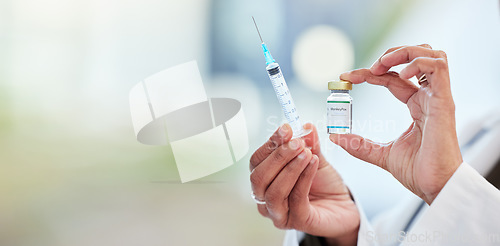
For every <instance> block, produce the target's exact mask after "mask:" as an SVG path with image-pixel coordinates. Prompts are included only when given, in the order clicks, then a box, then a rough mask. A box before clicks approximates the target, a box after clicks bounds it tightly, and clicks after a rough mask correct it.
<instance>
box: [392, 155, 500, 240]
mask: <svg viewBox="0 0 500 246" xmlns="http://www.w3.org/2000/svg"><path fill="white" fill-rule="evenodd" d="M499 221H500V191H499V190H497V189H496V188H495V187H494V186H493V185H491V184H490V183H489V182H488V181H486V180H485V179H484V178H483V177H482V176H481V175H480V174H479V173H478V172H477V171H476V170H474V169H473V168H472V167H471V166H469V165H468V164H467V163H462V164H461V165H460V167H459V168H458V169H457V170H456V171H455V173H454V174H453V176H452V177H451V178H450V180H448V182H447V183H446V185H445V186H444V187H443V189H442V190H441V192H440V193H439V194H438V196H437V197H436V199H434V201H433V202H432V204H431V206H430V207H429V208H428V210H427V211H426V213H425V214H423V215H422V217H421V218H420V220H418V221H417V222H416V224H415V225H414V227H413V228H412V229H411V230H410V232H408V234H407V235H406V238H405V240H404V241H403V242H402V244H403V245H498V244H500V223H499Z"/></svg>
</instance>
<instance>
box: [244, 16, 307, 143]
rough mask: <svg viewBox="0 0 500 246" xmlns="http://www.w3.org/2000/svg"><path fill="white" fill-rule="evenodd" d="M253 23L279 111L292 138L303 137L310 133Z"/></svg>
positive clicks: (276, 64) (277, 66)
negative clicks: (282, 114)
mask: <svg viewBox="0 0 500 246" xmlns="http://www.w3.org/2000/svg"><path fill="white" fill-rule="evenodd" d="M252 19H253V23H254V24H255V28H256V29H257V33H258V34H259V38H260V41H261V42H262V50H263V51H264V57H265V58H266V70H267V73H268V75H269V78H270V79H271V83H272V84H273V87H274V92H276V96H277V97H278V100H279V102H280V104H281V109H282V110H283V113H284V114H285V118H286V120H287V121H288V124H290V126H291V127H292V131H293V138H298V137H303V136H305V135H307V134H309V133H310V132H311V130H310V129H304V127H303V126H302V123H301V121H300V117H299V114H298V113H297V108H295V103H293V99H292V95H291V94H290V91H289V90H288V86H287V84H286V82H285V78H284V77H283V74H282V73H281V68H280V66H279V64H278V63H277V62H276V61H275V60H274V59H273V56H271V52H269V49H267V46H266V44H265V43H264V41H263V40H262V37H261V36H260V32H259V28H258V27H257V23H256V22H255V19H254V18H253V16H252Z"/></svg>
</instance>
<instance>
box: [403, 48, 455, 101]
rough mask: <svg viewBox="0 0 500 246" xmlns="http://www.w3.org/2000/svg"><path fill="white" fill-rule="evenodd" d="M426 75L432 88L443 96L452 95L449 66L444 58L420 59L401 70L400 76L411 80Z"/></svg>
mask: <svg viewBox="0 0 500 246" xmlns="http://www.w3.org/2000/svg"><path fill="white" fill-rule="evenodd" d="M421 73H424V74H426V77H427V82H428V83H429V84H430V86H431V88H432V89H433V90H434V91H435V92H437V93H438V94H439V93H442V94H446V95H448V94H451V88H450V80H449V74H448V64H447V62H446V60H445V59H443V58H428V57H419V58H417V59H415V60H413V61H412V62H411V63H410V64H408V66H407V67H405V68H404V69H403V70H401V74H400V75H399V76H400V77H401V78H403V79H407V78H411V77H413V76H416V75H418V74H421Z"/></svg>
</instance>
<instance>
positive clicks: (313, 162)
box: [309, 156, 318, 165]
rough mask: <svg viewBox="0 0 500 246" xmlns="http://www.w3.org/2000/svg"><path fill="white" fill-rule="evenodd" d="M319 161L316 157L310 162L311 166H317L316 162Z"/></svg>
mask: <svg viewBox="0 0 500 246" xmlns="http://www.w3.org/2000/svg"><path fill="white" fill-rule="evenodd" d="M317 161H318V158H316V157H314V156H313V158H312V159H311V161H310V162H309V164H311V165H312V164H315V163H316V162H317Z"/></svg>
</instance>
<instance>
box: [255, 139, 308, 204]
mask: <svg viewBox="0 0 500 246" xmlns="http://www.w3.org/2000/svg"><path fill="white" fill-rule="evenodd" d="M304 145H305V144H304V141H303V140H302V139H298V138H296V139H292V140H291V141H290V142H288V143H286V144H283V145H281V146H280V147H278V148H277V149H276V150H275V151H273V152H272V153H271V154H270V155H269V156H268V157H267V158H266V159H265V160H264V161H262V162H261V163H260V164H259V165H258V166H257V167H256V168H255V169H254V170H253V171H252V173H251V174H250V182H251V184H252V190H253V192H254V194H255V197H257V199H259V200H263V198H264V194H265V191H266V190H267V187H269V185H270V184H271V182H272V181H273V180H274V179H275V178H276V176H277V175H278V174H279V173H280V171H281V170H282V169H283V167H285V166H286V165H287V163H288V162H290V161H291V160H292V159H294V158H295V157H296V156H297V155H298V154H299V153H301V152H302V151H303V150H304Z"/></svg>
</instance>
